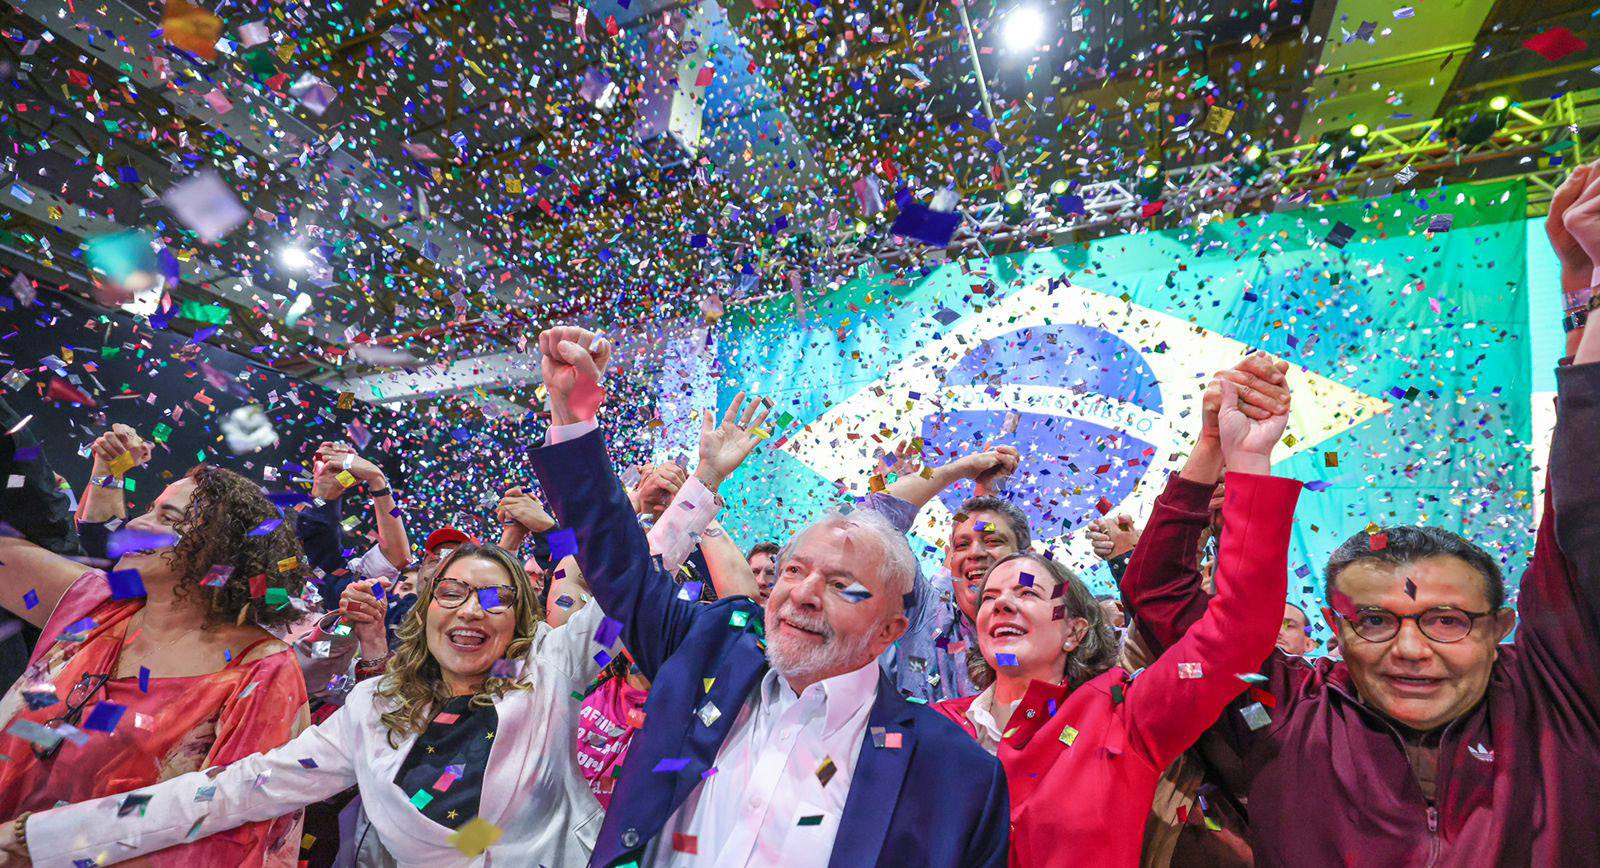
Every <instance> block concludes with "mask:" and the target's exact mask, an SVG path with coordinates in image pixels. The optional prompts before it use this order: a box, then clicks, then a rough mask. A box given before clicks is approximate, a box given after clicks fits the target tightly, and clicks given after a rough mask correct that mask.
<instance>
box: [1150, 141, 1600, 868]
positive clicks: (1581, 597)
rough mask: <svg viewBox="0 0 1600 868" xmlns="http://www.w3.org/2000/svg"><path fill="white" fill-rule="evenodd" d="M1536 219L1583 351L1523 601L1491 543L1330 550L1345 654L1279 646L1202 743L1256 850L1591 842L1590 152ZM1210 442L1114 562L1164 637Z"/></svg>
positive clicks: (1189, 575)
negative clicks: (1313, 655)
mask: <svg viewBox="0 0 1600 868" xmlns="http://www.w3.org/2000/svg"><path fill="white" fill-rule="evenodd" d="M1546 230H1547V231H1548V233H1549V236H1550V240H1551V243H1552V245H1553V246H1554V247H1555V250H1556V253H1557V256H1558V257H1559V258H1560V261H1561V264H1562V282H1563V289H1564V290H1565V292H1566V293H1567V299H1568V311H1569V312H1568V315H1567V318H1566V323H1565V325H1566V326H1567V329H1568V339H1567V352H1568V353H1569V355H1570V356H1571V362H1570V363H1567V362H1566V361H1565V360H1564V361H1563V362H1562V364H1561V365H1560V366H1559V367H1558V368H1557V370H1556V382H1557V394H1558V398H1557V404H1558V407H1557V410H1558V412H1557V417H1556V427H1555V438H1554V441H1553V443H1552V446H1551V451H1550V464H1549V467H1550V473H1549V478H1548V480H1547V484H1546V490H1545V495H1544V496H1545V511H1544V516H1543V519H1542V521H1541V522H1540V525H1539V529H1538V536H1537V541H1536V544H1535V548H1534V553H1533V557H1532V560H1531V562H1530V563H1529V566H1528V569H1527V572H1526V573H1524V574H1523V578H1522V583H1521V586H1520V588H1519V592H1518V600H1517V610H1516V611H1513V610H1512V609H1510V608H1508V607H1507V606H1506V587H1505V580H1504V578H1503V576H1502V575H1501V573H1500V568H1499V565H1498V563H1497V559H1496V557H1495V556H1494V555H1493V554H1491V553H1489V552H1486V551H1484V550H1483V549H1481V548H1479V547H1477V546H1475V545H1473V544H1472V543H1470V542H1468V541H1467V540H1465V539H1462V538H1461V537H1459V536H1457V535H1455V534H1453V533H1450V532H1449V531H1445V530H1442V529H1439V528H1431V527H1412V526H1398V527H1387V528H1384V527H1372V528H1367V529H1362V530H1360V531H1358V532H1357V533H1355V534H1354V535H1353V536H1351V537H1350V538H1349V539H1348V540H1347V541H1346V542H1345V543H1344V544H1343V545H1342V546H1340V548H1339V549H1338V550H1337V551H1335V552H1334V554H1333V555H1332V556H1331V557H1330V558H1329V560H1328V564H1327V568H1326V572H1325V589H1324V590H1325V593H1326V596H1327V603H1326V607H1325V608H1324V611H1323V616H1324V618H1326V619H1327V621H1328V623H1329V626H1330V627H1331V628H1332V629H1333V630H1334V631H1335V635H1336V638H1337V640H1338V643H1339V647H1340V649H1341V652H1342V654H1343V659H1342V660H1334V659H1330V658H1326V657H1325V658H1320V659H1318V660H1315V661H1310V662H1308V661H1305V660H1303V659H1301V658H1298V657H1293V656H1289V655H1287V654H1285V653H1283V652H1282V651H1275V652H1274V653H1273V654H1272V656H1271V657H1269V658H1268V659H1267V662H1266V664H1265V666H1264V667H1263V668H1262V669H1261V671H1260V674H1261V675H1262V676H1264V680H1263V681H1262V682H1261V683H1259V684H1257V685H1254V686H1253V687H1252V688H1251V691H1250V694H1249V695H1247V696H1245V697H1241V698H1240V699H1239V700H1238V701H1237V702H1236V704H1235V705H1234V706H1233V707H1232V708H1230V709H1229V710H1228V711H1227V712H1225V713H1224V714H1223V716H1222V717H1221V719H1219V720H1218V722H1217V724H1216V725H1215V727H1214V728H1213V730H1212V735H1215V736H1216V737H1215V738H1209V737H1208V739H1207V740H1206V741H1205V742H1204V743H1203V744H1204V746H1205V752H1206V754H1207V756H1208V757H1209V758H1212V759H1213V765H1214V766H1215V767H1216V768H1218V769H1219V770H1221V771H1222V773H1223V782H1224V784H1225V786H1226V787H1227V789H1228V790H1230V791H1231V792H1232V793H1233V794H1234V795H1235V796H1237V797H1241V798H1243V799H1245V800H1246V802H1247V804H1248V808H1249V812H1250V838H1251V844H1252V845H1253V848H1254V852H1255V860H1256V864H1257V865H1269V866H1277V865H1296V866H1301V865H1306V866H1319V865H1328V866H1334V865H1338V866H1390V865H1541V866H1542V865H1581V864H1592V863H1593V862H1594V859H1595V855H1596V853H1600V803H1597V802H1596V801H1595V799H1594V798H1593V792H1592V791H1593V788H1594V780H1595V778H1596V776H1597V774H1600V724H1597V721H1600V464H1597V463H1596V461H1595V459H1594V455H1593V452H1594V444H1595V432H1596V431H1600V335H1597V334H1595V333H1593V332H1591V331H1590V330H1588V329H1586V328H1585V325H1586V316H1587V314H1588V311H1590V310H1592V309H1593V308H1594V306H1595V305H1596V304H1600V301H1596V299H1595V295H1594V292H1593V289H1592V287H1593V286H1594V280H1595V265H1594V264H1595V262H1600V167H1597V166H1595V165H1590V166H1584V167H1582V168H1580V169H1578V170H1577V171H1575V172H1574V173H1573V174H1572V176H1571V177H1570V178H1568V179H1567V181H1566V183H1565V184H1563V185H1562V187H1561V189H1560V190H1559V191H1558V192H1557V194H1556V196H1555V198H1554V200H1553V201H1552V203H1551V210H1550V217H1549V219H1548V220H1547V222H1546ZM1204 457H1205V456H1204V455H1202V454H1201V450H1200V449H1199V448H1198V447H1197V450H1196V453H1195V454H1192V455H1191V457H1190V465H1191V466H1187V467H1186V468H1185V470H1184V471H1183V473H1182V474H1181V475H1182V476H1183V477H1185V478H1186V479H1187V482H1186V483H1185V484H1184V485H1181V486H1180V485H1179V483H1178V481H1177V480H1174V481H1173V483H1171V484H1170V485H1169V488H1168V489H1167V491H1166V492H1164V493H1163V494H1162V496H1161V500H1158V502H1157V508H1156V510H1155V512H1154V513H1153V514H1152V517H1151V520H1150V522H1149V524H1148V525H1147V526H1146V528H1145V531H1144V536H1143V538H1142V539H1141V540H1140V543H1139V547H1138V549H1136V550H1135V552H1134V558H1133V561H1132V562H1131V563H1130V564H1129V567H1128V572H1127V574H1126V576H1124V581H1123V591H1124V594H1125V596H1126V597H1127V600H1128V604H1129V607H1130V609H1131V610H1132V611H1133V614H1134V617H1135V621H1136V623H1138V624H1139V625H1140V627H1141V629H1142V630H1143V631H1144V632H1145V633H1146V635H1147V636H1148V637H1149V638H1151V639H1152V641H1153V642H1154V643H1155V644H1156V645H1157V646H1162V645H1170V644H1171V643H1173V642H1176V641H1178V640H1179V639H1181V638H1182V637H1183V636H1184V635H1185V633H1186V632H1187V631H1188V630H1189V629H1190V627H1191V625H1192V624H1194V623H1195V621H1196V619H1197V617H1199V616H1200V615H1201V614H1202V613H1203V612H1204V611H1205V609H1206V605H1207V603H1206V600H1205V595H1204V591H1203V590H1201V588H1200V581H1199V575H1198V570H1197V565H1196V563H1195V561H1196V558H1197V555H1196V553H1195V551H1194V547H1193V546H1192V545H1153V544H1152V540H1155V539H1160V538H1171V539H1183V538H1184V537H1185V536H1186V535H1187V534H1192V533H1194V532H1197V531H1193V530H1191V531H1185V530H1183V528H1182V525H1188V526H1191V527H1195V526H1199V525H1202V524H1204V522H1205V520H1206V519H1205V516H1204V512H1205V506H1204V505H1205V502H1206V498H1207V496H1208V490H1209V487H1210V482H1211V481H1212V480H1211V479H1210V478H1209V475H1210V474H1213V473H1214V472H1215V466H1216V463H1217V462H1216V456H1214V455H1212V456H1211V459H1210V460H1211V466H1210V469H1207V468H1205V467H1202V466H1201V464H1202V459H1203V458H1204ZM1230 494H1231V493H1230ZM1232 532H1233V526H1232V524H1231V523H1230V524H1226V525H1225V527H1224V529H1223V532H1222V539H1223V542H1224V546H1225V547H1226V545H1227V538H1228V535H1229V534H1231V533H1232ZM1519 615H1520V624H1519V623H1518V616H1519ZM1514 626H1515V627H1516V635H1515V638H1514V639H1513V640H1512V641H1510V642H1509V643H1506V641H1505V640H1506V639H1507V637H1508V636H1509V635H1510V633H1511V631H1512V628H1513V627H1514ZM1308 804H1309V805H1313V806H1318V808H1319V809H1316V810H1307V809H1306V805H1308Z"/></svg>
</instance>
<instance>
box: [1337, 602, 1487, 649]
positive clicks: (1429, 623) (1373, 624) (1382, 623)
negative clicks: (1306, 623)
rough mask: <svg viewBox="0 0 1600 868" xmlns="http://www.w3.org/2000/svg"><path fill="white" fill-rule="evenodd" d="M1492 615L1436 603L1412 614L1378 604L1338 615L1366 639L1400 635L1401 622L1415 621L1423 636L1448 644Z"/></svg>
mask: <svg viewBox="0 0 1600 868" xmlns="http://www.w3.org/2000/svg"><path fill="white" fill-rule="evenodd" d="M1493 614H1494V613H1493V612H1469V611H1467V610H1466V609H1457V608H1455V607H1454V606H1435V607H1434V608H1432V609H1429V610H1427V611H1425V612H1418V613H1416V614H1414V615H1397V614H1395V613H1394V612H1391V611H1389V610H1388V609H1383V608H1379V607H1377V606H1363V607H1361V608H1359V609H1357V610H1356V613H1355V615H1354V616H1350V615H1344V614H1340V615H1339V617H1341V618H1343V619H1344V620H1345V623H1347V624H1349V625H1350V629H1352V630H1354V631H1356V635H1357V636H1360V637H1361V638H1362V639H1365V640H1367V641H1368V642H1387V641H1389V640H1390V639H1393V638H1394V637H1396V636H1398V635H1400V622H1402V621H1416V622H1417V629H1419V630H1421V631H1422V635H1424V636H1426V637H1428V638H1429V639H1432V640H1433V641H1435V642H1447V643H1448V642H1460V641H1461V640H1462V639H1465V638H1467V635H1468V634H1470V633H1471V632H1472V627H1473V625H1474V624H1476V623H1478V619H1479V618H1487V617H1488V616H1490V615H1493Z"/></svg>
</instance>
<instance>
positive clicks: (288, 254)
mask: <svg viewBox="0 0 1600 868" xmlns="http://www.w3.org/2000/svg"><path fill="white" fill-rule="evenodd" d="M278 259H279V260H280V261H282V262H283V264H284V267H286V268H291V269H294V270H295V271H305V270H306V269H307V268H310V267H311V255H310V254H309V253H306V251H305V249H304V248H302V247H300V246H299V245H295V244H286V245H284V246H283V248H282V249H281V250H279V251H278Z"/></svg>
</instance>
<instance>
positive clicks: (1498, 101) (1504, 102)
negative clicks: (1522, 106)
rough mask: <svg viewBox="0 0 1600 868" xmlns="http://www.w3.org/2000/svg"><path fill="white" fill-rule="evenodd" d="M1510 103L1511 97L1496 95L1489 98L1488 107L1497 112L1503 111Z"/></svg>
mask: <svg viewBox="0 0 1600 868" xmlns="http://www.w3.org/2000/svg"><path fill="white" fill-rule="evenodd" d="M1510 105H1511V98H1510V97H1507V96H1497V97H1495V98H1494V99H1491V100H1489V108H1491V109H1493V110H1494V111H1497V112H1503V111H1505V110H1506V109H1507V108H1508V107H1509V106H1510Z"/></svg>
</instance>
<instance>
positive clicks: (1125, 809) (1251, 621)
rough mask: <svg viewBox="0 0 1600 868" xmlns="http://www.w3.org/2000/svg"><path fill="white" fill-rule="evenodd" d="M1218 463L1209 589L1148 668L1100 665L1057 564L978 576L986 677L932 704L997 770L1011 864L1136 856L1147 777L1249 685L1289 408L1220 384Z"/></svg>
mask: <svg viewBox="0 0 1600 868" xmlns="http://www.w3.org/2000/svg"><path fill="white" fill-rule="evenodd" d="M1214 387H1216V388H1220V389H1221V391H1222V404H1221V410H1220V412H1219V414H1218V428H1219V436H1220V438H1221V441H1222V444H1221V445H1222V449H1223V456H1224V460H1225V461H1226V463H1227V466H1228V468H1229V471H1228V479H1227V483H1228V484H1227V489H1226V491H1227V495H1226V498H1225V500H1224V502H1223V507H1222V511H1223V517H1224V522H1225V524H1226V526H1227V528H1228V532H1227V533H1226V534H1224V535H1223V536H1222V550H1221V554H1220V555H1219V558H1218V567H1217V576H1218V578H1217V595H1216V596H1215V597H1214V598H1212V600H1211V604H1210V606H1209V608H1208V609H1207V611H1206V614H1205V617H1204V618H1203V619H1202V620H1201V621H1200V623H1199V624H1197V625H1196V626H1195V627H1194V628H1193V629H1191V630H1190V631H1189V632H1188V633H1187V634H1186V635H1185V636H1184V638H1183V639H1182V640H1181V641H1180V642H1178V643H1177V644H1176V645H1173V646H1172V647H1171V648H1170V649H1168V650H1167V652H1166V653H1165V654H1162V655H1161V657H1160V658H1159V659H1157V660H1156V662H1155V663H1154V664H1152V665H1151V666H1150V667H1149V668H1147V669H1144V670H1141V671H1139V672H1134V673H1130V672H1128V671H1126V670H1124V669H1121V668H1117V667H1115V666H1114V665H1113V662H1114V660H1115V657H1116V639H1115V634H1114V633H1112V631H1111V629H1110V627H1109V626H1108V625H1107V624H1106V622H1105V619H1104V617H1103V615H1102V614H1101V610H1100V607H1099V606H1098V605H1097V604H1096V602H1095V599H1094V596H1093V595H1092V594H1090V592H1089V590H1088V588H1087V587H1086V586H1085V585H1084V584H1083V582H1082V581H1081V580H1079V579H1078V578H1077V577H1076V576H1074V575H1073V574H1072V573H1071V572H1070V571H1068V570H1067V569H1066V568H1064V567H1062V566H1061V565H1060V564H1057V563H1055V562H1054V561H1051V560H1048V559H1046V558H1044V557H1042V556H1040V555H1038V554H1035V553H1033V552H1028V551H1023V552H1018V553H1016V554H1014V555H1011V556H1010V557H1008V558H1006V559H1004V560H1002V561H1000V562H999V563H997V564H995V565H994V566H993V567H991V568H990V569H989V572H988V574H987V575H985V576H984V578H983V581H982V584H981V586H980V587H981V591H980V593H981V596H980V598H979V606H978V619H977V621H978V644H979V647H980V648H981V650H982V652H983V659H984V661H985V662H986V663H987V664H988V666H989V667H990V668H991V669H992V671H993V673H994V681H993V683H992V684H991V685H990V686H989V687H988V688H986V689H985V690H984V691H983V692H982V693H980V694H978V695H977V696H975V697H969V698H966V699H956V700H947V701H945V702H940V703H936V704H935V705H934V706H933V707H934V709H935V710H937V711H939V712H940V713H942V714H944V715H945V716H946V717H949V718H950V719H951V720H953V721H955V722H956V723H957V724H960V725H961V726H962V727H964V728H965V729H966V730H967V732H968V733H969V734H971V735H972V736H973V737H974V738H976V739H978V741H979V742H980V743H982V744H984V746H985V747H987V748H988V749H989V750H990V751H992V752H994V753H995V754H996V755H997V756H998V757H999V758H1000V762H1001V764H1002V765H1004V766H1005V770H1006V779H1007V782H1008V788H1009V789H1010V793H1011V823H1012V826H1011V851H1010V864H1011V865H1012V866H1028V868H1039V866H1049V865H1071V866H1073V868H1084V866H1116V868H1133V866H1137V865H1138V864H1139V845H1140V841H1141V839H1142V837H1143V833H1144V826H1145V820H1146V817H1147V816H1148V814H1149V812H1150V802H1151V798H1152V797H1153V796H1154V793H1155V786H1156V780H1157V778H1159V777H1160V776H1161V771H1162V769H1165V768H1166V767H1167V765H1168V764H1169V763H1171V762H1172V761H1173V760H1174V759H1175V758H1177V756H1178V754H1179V753H1181V752H1183V751H1184V750H1185V749H1186V748H1188V747H1189V746H1190V745H1191V744H1193V743H1194V741H1195V740H1196V739H1197V738H1199V737H1200V735H1201V733H1203V732H1205V730H1206V729H1207V728H1208V727H1209V726H1210V725H1211V724H1212V723H1213V722H1214V721H1215V720H1216V719H1217V716H1218V714H1220V713H1221V712H1222V711H1223V709H1224V707H1225V706H1227V705H1228V703H1229V702H1231V701H1232V700H1233V699H1234V698H1235V697H1237V696H1238V695H1239V693H1240V692H1241V691H1242V690H1244V689H1245V688H1246V687H1247V686H1248V685H1247V682H1246V681H1245V680H1243V678H1242V676H1244V675H1245V674H1247V673H1253V672H1255V671H1256V670H1257V669H1259V668H1260V666H1261V662H1262V661H1263V660H1265V659H1266V657H1267V655H1268V654H1270V653H1271V652H1272V648H1273V645H1274V643H1275V642H1276V641H1277V636H1278V627H1279V626H1280V623H1281V622H1282V620H1283V601H1284V598H1285V595H1286V593H1287V588H1286V584H1287V575H1288V569H1287V561H1288V551H1289V530H1290V525H1291V522H1292V519H1293V516H1294V506H1295V501H1296V500H1297V499H1298V498H1299V495H1300V483H1298V482H1295V481H1292V480H1287V479H1275V478H1273V477H1272V476H1271V475H1270V473H1271V460H1270V456H1271V453H1272V446H1273V444H1274V443H1276V442H1277V441H1278V439H1279V438H1280V437H1281V436H1282V435H1283V428H1284V423H1285V421H1286V420H1287V418H1288V409H1287V407H1284V408H1283V409H1282V411H1281V412H1278V413H1276V414H1272V415H1268V412H1270V411H1259V410H1256V409H1255V408H1253V407H1252V408H1250V411H1249V412H1250V413H1252V414H1253V415H1254V416H1257V417H1262V416H1264V417H1265V418H1252V416H1247V415H1246V411H1245V410H1242V409H1241V408H1240V406H1239V401H1238V395H1237V394H1236V392H1235V391H1234V389H1233V386H1232V384H1231V383H1228V382H1226V381H1220V382H1219V383H1217V384H1214Z"/></svg>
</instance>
